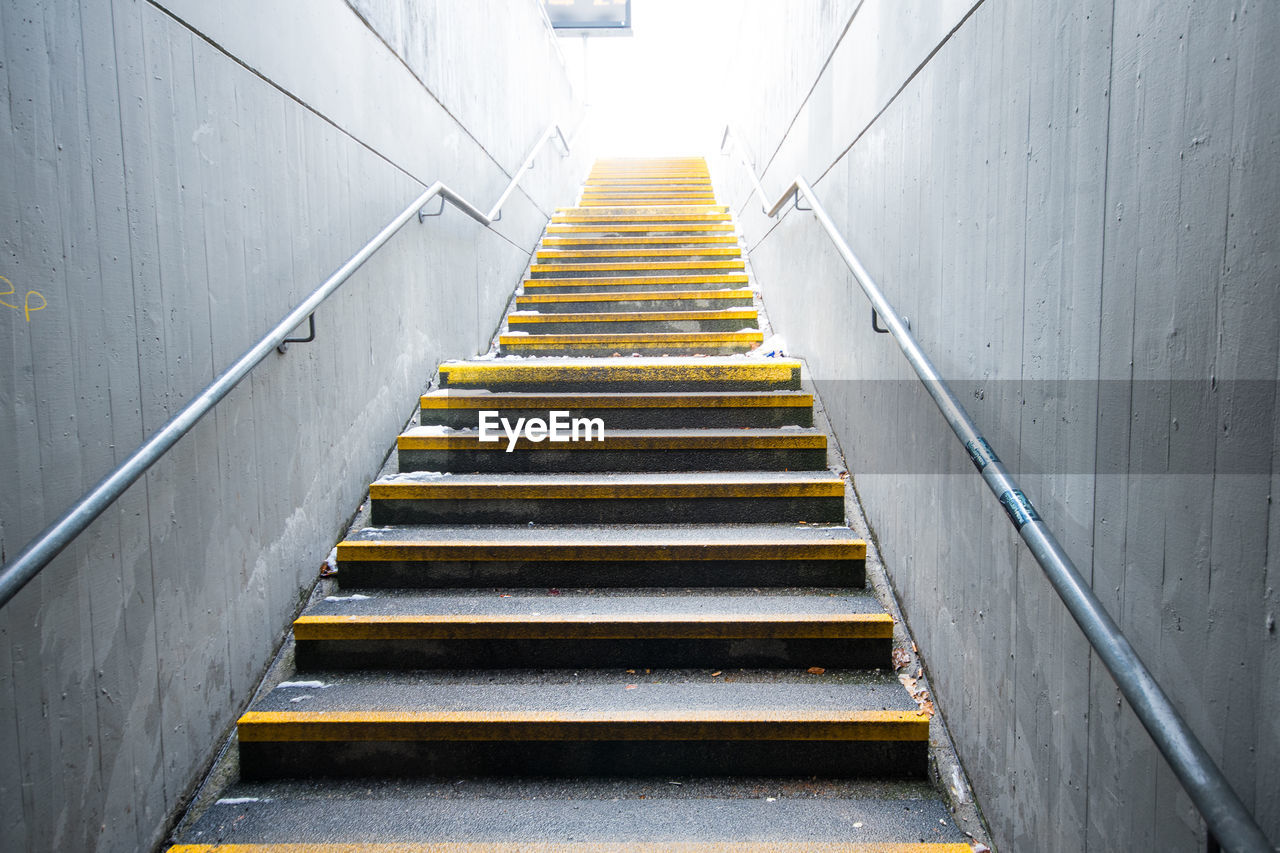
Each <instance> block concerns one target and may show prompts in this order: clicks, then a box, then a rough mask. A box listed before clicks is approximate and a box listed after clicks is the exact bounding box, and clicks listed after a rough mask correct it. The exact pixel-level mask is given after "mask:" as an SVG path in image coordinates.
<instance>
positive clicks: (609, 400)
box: [419, 390, 813, 411]
mask: <svg viewBox="0 0 1280 853" xmlns="http://www.w3.org/2000/svg"><path fill="white" fill-rule="evenodd" d="M419 401H420V402H421V404H422V408H424V409H447V410H471V411H475V410H479V409H495V408H505V409H714V408H718V407H731V408H760V409H772V408H783V409H795V408H800V409H808V408H812V407H813V395H812V394H809V393H806V392H803V391H769V392H756V391H737V392H732V391H726V392H723V393H720V394H715V393H708V392H705V391H689V392H684V393H681V392H670V393H666V394H643V395H641V394H618V393H613V394H608V393H605V394H565V393H560V394H551V395H535V394H521V393H517V392H510V391H508V392H500V393H498V394H490V393H485V394H472V393H470V392H468V391H456V390H453V391H451V390H442V391H431V392H428V393H427V394H423V395H422V397H421V398H419Z"/></svg>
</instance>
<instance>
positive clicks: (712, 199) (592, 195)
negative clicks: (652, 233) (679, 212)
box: [581, 191, 716, 207]
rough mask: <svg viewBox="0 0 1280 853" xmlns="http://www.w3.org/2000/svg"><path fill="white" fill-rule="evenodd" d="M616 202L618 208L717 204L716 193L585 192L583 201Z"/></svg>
mask: <svg viewBox="0 0 1280 853" xmlns="http://www.w3.org/2000/svg"><path fill="white" fill-rule="evenodd" d="M602 200H603V201H616V202H618V204H617V206H620V207H623V206H628V205H639V204H649V202H652V204H654V205H662V204H663V202H669V204H685V202H687V201H690V200H698V201H705V202H707V204H716V193H714V192H657V191H650V192H584V193H582V197H581V201H602Z"/></svg>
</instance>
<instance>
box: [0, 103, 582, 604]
mask: <svg viewBox="0 0 1280 853" xmlns="http://www.w3.org/2000/svg"><path fill="white" fill-rule="evenodd" d="M552 137H555V138H558V139H559V141H560V146H561V148H562V151H563V153H562V154H561V156H568V154H569V144H568V143H567V142H566V141H565V138H564V134H563V133H561V132H560V128H559V126H558V125H555V124H552V125H551V126H550V127H548V128H547V129H546V130H545V131H544V132H543V134H542V136H540V137H539V138H538V141H537V142H536V143H535V144H534V146H533V148H531V149H530V151H529V156H527V157H526V158H525V159H524V163H523V164H521V166H520V168H519V169H517V170H516V172H515V174H514V175H513V176H512V177H511V181H510V183H508V184H507V188H506V189H505V190H503V191H502V195H500V196H499V197H498V201H497V202H496V203H495V204H494V206H493V208H492V209H490V211H489V212H488V213H484V212H482V211H481V210H480V209H479V208H477V207H476V206H475V205H473V204H472V203H471V202H469V201H467V200H466V199H465V198H463V197H462V196H460V195H458V193H456V192H454V191H453V190H452V189H450V188H449V187H448V186H447V185H445V184H444V183H442V182H440V181H436V182H435V183H434V184H432V185H431V186H430V187H428V188H427V190H426V191H425V192H423V193H422V195H420V196H418V197H417V198H416V199H414V200H413V202H412V203H411V204H410V205H409V206H408V207H406V208H405V209H404V210H402V211H401V212H400V213H399V214H398V215H397V216H396V217H395V218H394V219H392V220H391V221H390V222H389V223H387V225H386V227H384V228H383V229H382V230H381V231H379V232H378V233H377V234H376V235H375V236H374V237H373V239H371V240H370V241H369V242H368V243H365V244H364V246H362V247H361V248H360V250H359V251H357V252H356V253H355V254H354V255H352V256H351V257H350V258H348V259H347V261H346V263H344V264H343V265H342V266H340V267H338V269H337V270H335V271H334V272H333V274H332V275H330V276H329V277H328V278H327V279H325V280H324V282H323V283H322V284H321V285H320V286H319V287H317V288H316V289H315V290H313V291H312V292H311V295H310V296H308V297H307V298H306V299H304V300H303V301H302V302H301V303H300V304H299V305H298V306H297V307H296V308H294V309H293V310H292V311H290V312H289V313H288V314H286V315H285V317H284V319H282V320H281V321H280V322H279V323H277V324H276V325H275V326H274V327H272V329H271V331H269V332H267V333H266V335H264V336H263V337H262V339H261V340H259V341H258V342H257V343H256V344H254V345H253V346H252V347H250V348H249V349H248V351H246V352H245V353H244V355H242V356H240V358H238V359H236V361H235V362H234V363H233V364H232V365H231V366H230V367H228V368H227V369H226V370H224V371H223V372H222V373H221V374H220V375H219V376H218V378H216V379H214V380H213V382H211V383H210V384H209V385H208V386H207V387H205V389H204V390H203V391H201V392H200V393H199V394H197V395H196V396H195V397H194V398H192V400H191V402H189V403H187V405H185V406H183V407H182V409H181V410H179V411H178V413H177V414H175V415H174V416H173V417H172V418H170V419H169V421H168V422H167V423H166V424H165V425H164V426H162V427H161V428H160V429H159V430H158V431H157V432H156V433H155V434H154V435H152V436H151V437H150V438H148V439H147V440H146V441H145V442H143V443H142V444H141V445H140V446H139V447H138V449H136V450H134V451H133V453H131V454H129V457H128V458H127V459H125V460H124V461H123V462H121V463H120V464H119V465H118V466H116V468H115V469H114V470H113V471H112V472H111V473H110V474H108V475H107V476H106V477H104V478H103V479H102V480H101V481H100V482H99V483H98V484H97V485H96V486H94V487H93V488H92V489H90V490H89V491H87V492H85V493H84V494H83V495H82V496H81V497H80V499H79V500H78V501H76V502H75V503H74V504H73V505H72V506H71V508H70V509H68V510H67V511H66V512H64V513H63V514H62V515H61V516H60V517H59V518H58V520H57V521H55V522H53V523H52V524H50V525H49V526H48V527H47V528H45V530H44V531H43V532H42V533H41V534H40V535H39V536H37V537H36V538H34V539H32V540H31V541H30V542H28V543H27V545H26V547H24V548H23V549H22V551H21V552H19V554H18V556H16V557H14V558H13V559H12V560H10V561H9V562H8V563H5V564H4V566H3V568H0V607H3V606H4V605H5V604H7V603H8V602H9V600H10V599H12V598H13V597H14V596H15V595H17V593H18V590H20V589H22V587H23V586H25V585H26V584H27V582H28V581H30V580H31V579H32V578H34V577H35V576H36V575H37V574H39V573H40V570H41V569H43V568H44V567H45V566H47V565H48V564H49V562H50V561H52V560H53V558H54V557H56V556H58V554H60V553H61V552H62V550H63V549H64V548H66V547H67V546H68V545H69V544H71V542H72V540H74V539H75V538H76V537H77V536H79V535H80V534H81V533H83V532H84V530H85V528H87V527H88V526H89V525H90V524H92V523H93V520H94V519H96V518H97V517H98V516H99V515H101V514H102V513H103V512H104V511H105V510H106V509H107V507H109V506H111V504H112V503H114V502H115V501H116V499H117V498H119V497H120V496H121V495H122V494H124V492H125V490H126V489H128V488H129V486H131V485H133V484H134V482H136V481H137V479H138V478H139V477H141V476H142V475H143V474H145V473H146V471H147V469H148V468H150V467H151V466H152V465H154V464H155V463H156V462H157V461H159V459H160V457H162V456H164V454H165V453H166V452H168V451H169V449H170V448H172V447H173V446H174V445H175V444H177V443H178V440H179V439H180V438H182V437H183V436H184V435H186V434H187V433H188V432H190V430H191V428H192V427H194V426H195V425H196V422H197V421H199V420H200V418H202V417H203V416H204V415H205V414H207V413H208V412H209V411H210V410H211V409H212V408H213V407H214V406H215V405H217V403H218V401H220V400H221V399H222V398H223V397H225V396H227V394H229V393H230V392H231V389H233V388H235V387H236V385H238V384H239V383H240V381H241V380H242V379H244V378H245V377H246V376H248V375H249V372H250V371H251V370H253V369H254V368H255V367H257V366H258V364H259V363H261V361H262V360H263V359H264V358H266V357H267V355H268V354H269V353H270V352H271V351H272V350H274V349H276V347H278V346H280V345H281V344H282V343H283V342H284V340H285V338H287V337H288V336H289V333H290V332H291V331H293V329H295V328H296V327H297V326H298V325H300V324H301V323H302V322H303V321H305V320H307V318H309V317H310V316H311V315H312V314H313V313H314V312H315V310H316V308H317V307H319V306H320V304H321V303H322V302H324V301H325V300H326V299H328V298H329V297H330V296H332V295H333V293H334V292H335V291H336V290H337V289H338V288H339V287H341V286H342V285H343V284H344V283H345V282H346V280H347V279H349V278H350V277H351V275H352V274H353V273H354V272H355V271H356V270H358V269H360V267H362V266H363V265H364V262H365V261H367V260H369V258H370V257H371V256H372V255H373V253H374V252H376V251H378V249H380V248H382V247H383V246H384V245H385V244H386V242H387V241H388V240H390V239H391V238H392V236H394V235H395V234H396V232H398V231H399V230H400V229H401V228H403V227H404V226H405V224H406V223H407V222H408V221H409V220H410V219H412V218H413V217H414V216H415V215H418V214H419V212H420V211H421V210H422V208H423V207H424V206H425V205H426V204H427V202H429V201H431V200H432V199H433V198H435V197H437V196H439V197H440V198H441V199H443V200H445V201H448V202H450V203H451V204H453V206H454V207H456V208H458V209H459V210H461V211H462V212H463V213H465V214H466V215H467V216H470V217H471V218H472V219H474V220H476V221H477V222H479V223H480V224H482V225H485V226H489V225H492V224H493V223H494V222H495V221H497V219H498V218H499V216H500V215H501V213H502V205H503V204H504V203H505V202H506V201H507V199H508V198H510V196H511V193H512V192H513V191H514V190H515V188H516V184H518V183H519V182H520V179H521V178H522V177H524V174H525V173H526V172H527V171H528V170H529V168H530V167H531V166H532V165H533V161H534V158H535V157H536V156H537V154H538V151H539V150H540V149H541V148H542V146H543V145H544V144H546V142H547V140H549V139H551V138H552ZM441 204H443V201H442V202H441ZM419 221H421V216H419Z"/></svg>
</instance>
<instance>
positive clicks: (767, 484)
mask: <svg viewBox="0 0 1280 853" xmlns="http://www.w3.org/2000/svg"><path fill="white" fill-rule="evenodd" d="M843 496H844V480H841V479H840V478H838V477H836V478H834V479H831V480H810V481H799V482H797V481H795V480H792V481H786V480H772V481H764V482H745V483H744V482H738V483H735V482H733V481H721V482H709V483H708V482H703V483H654V482H643V483H616V482H603V483H575V482H558V483H557V482H540V483H528V482H525V483H520V482H514V483H513V482H504V481H502V480H495V481H493V482H486V483H451V482H449V479H448V478H444V479H442V480H440V481H439V482H434V483H415V482H393V483H374V484H373V485H371V486H369V497H370V499H372V500H375V501H378V500H398V501H419V500H455V501H468V500H473V501H483V500H681V499H693V500H703V499H713V498H839V497H843Z"/></svg>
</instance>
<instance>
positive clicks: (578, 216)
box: [551, 207, 733, 225]
mask: <svg viewBox="0 0 1280 853" xmlns="http://www.w3.org/2000/svg"><path fill="white" fill-rule="evenodd" d="M732 221H733V217H732V216H730V215H729V211H728V209H727V208H724V209H721V208H717V209H714V210H685V209H682V208H657V209H652V208H633V207H627V208H621V209H618V210H607V209H598V208H593V209H590V210H580V209H577V208H572V207H566V208H557V212H556V213H554V214H552V216H551V224H552V225H562V224H563V225H630V224H635V223H643V222H651V223H655V224H659V225H675V224H685V223H690V224H696V223H705V222H723V223H731V222H732Z"/></svg>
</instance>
